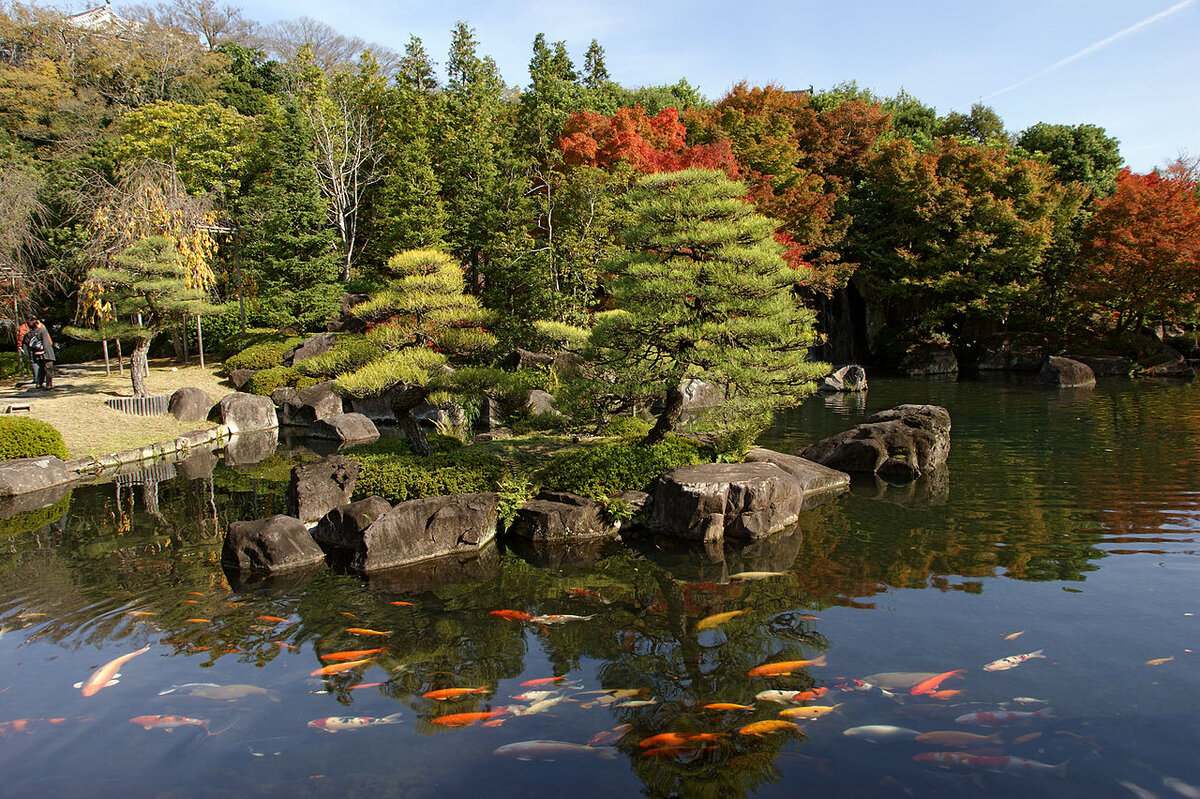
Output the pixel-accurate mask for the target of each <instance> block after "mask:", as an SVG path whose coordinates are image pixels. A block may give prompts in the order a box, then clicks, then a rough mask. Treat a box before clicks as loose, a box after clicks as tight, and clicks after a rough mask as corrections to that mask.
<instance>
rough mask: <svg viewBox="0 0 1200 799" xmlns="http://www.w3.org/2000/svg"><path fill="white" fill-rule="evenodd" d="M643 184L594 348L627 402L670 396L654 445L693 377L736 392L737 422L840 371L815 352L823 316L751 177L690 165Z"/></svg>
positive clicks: (729, 408) (732, 402)
mask: <svg viewBox="0 0 1200 799" xmlns="http://www.w3.org/2000/svg"><path fill="white" fill-rule="evenodd" d="M633 192H634V195H633V216H634V222H633V223H632V225H631V226H630V227H629V228H628V229H627V230H626V233H625V244H626V247H627V253H626V254H625V255H624V256H623V257H622V258H620V259H619V260H618V261H617V262H616V263H614V264H612V269H613V272H614V274H615V277H614V278H613V280H612V281H611V283H610V284H609V286H608V289H609V291H610V293H611V296H612V300H613V303H614V305H615V306H616V308H617V310H616V311H615V312H612V313H608V314H604V315H603V316H602V317H601V319H600V321H599V322H598V323H597V324H596V326H595V327H594V328H592V335H591V346H590V355H591V358H592V359H594V361H595V362H596V363H597V364H598V365H599V367H600V368H601V369H602V370H604V371H605V372H606V374H605V375H604V378H605V379H604V380H602V381H600V385H601V386H604V385H605V384H607V388H605V389H604V390H605V391H607V392H609V393H610V394H612V395H614V396H617V397H620V398H622V399H623V400H624V401H625V402H630V401H640V402H649V401H650V400H652V399H654V398H656V397H661V396H662V395H663V394H664V393H665V394H666V407H665V409H664V410H663V412H662V413H661V414H660V415H659V417H658V421H657V423H656V424H655V426H654V428H653V429H652V430H651V431H650V432H649V433H648V434H647V436H646V438H645V439H644V440H643V442H642V443H643V444H645V445H653V444H657V443H659V442H661V441H662V440H663V439H664V438H666V436H667V434H668V433H669V432H670V431H671V430H672V428H673V427H674V425H675V423H676V422H677V421H678V419H679V417H680V414H681V411H682V408H683V400H684V396H683V392H682V390H681V384H682V383H683V382H684V381H686V380H689V379H692V378H700V379H703V380H707V381H709V382H712V383H715V384H717V385H718V386H720V387H721V388H723V389H724V390H725V392H726V395H727V397H728V401H727V403H726V404H725V405H723V406H722V408H721V411H720V413H721V416H722V420H721V424H722V425H724V426H726V427H730V428H738V427H750V426H755V425H761V424H763V423H765V421H766V420H768V419H769V415H770V413H771V412H772V411H774V410H775V409H777V408H779V407H782V406H786V405H789V404H794V403H796V402H799V400H800V399H802V398H803V397H805V396H807V395H808V394H810V393H812V391H813V390H814V388H815V385H814V381H815V380H816V379H817V378H818V377H819V376H821V375H823V374H827V373H828V370H829V367H828V365H827V364H822V363H814V362H811V361H809V360H808V348H809V347H810V346H811V345H812V344H813V343H814V342H815V340H816V335H815V333H814V330H813V318H814V317H813V314H812V312H811V311H809V310H807V309H805V308H803V307H802V306H801V305H800V304H799V303H798V300H797V298H796V297H795V295H794V293H793V291H792V283H793V282H794V281H793V276H792V274H791V273H790V272H789V270H788V269H787V267H786V265H785V263H784V261H783V259H782V257H781V253H782V251H783V248H782V246H781V245H779V244H778V243H777V242H775V240H774V238H773V234H774V231H775V229H776V227H778V223H777V222H776V221H774V220H772V219H769V218H767V217H765V216H762V215H760V214H758V213H755V211H754V208H753V206H752V205H750V203H749V202H747V201H746V186H745V185H744V184H741V183H736V182H734V181H731V180H729V179H728V178H726V177H725V175H724V174H722V173H720V172H714V171H709V170H701V169H689V170H684V171H681V172H669V173H660V174H653V175H647V176H645V177H643V178H641V179H640V180H639V181H638V183H637V185H636V186H635V188H634V190H633ZM608 381H611V382H608Z"/></svg>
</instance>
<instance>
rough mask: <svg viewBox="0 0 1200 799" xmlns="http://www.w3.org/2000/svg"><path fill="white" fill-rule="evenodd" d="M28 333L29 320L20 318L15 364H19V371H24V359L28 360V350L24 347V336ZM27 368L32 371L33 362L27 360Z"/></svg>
mask: <svg viewBox="0 0 1200 799" xmlns="http://www.w3.org/2000/svg"><path fill="white" fill-rule="evenodd" d="M28 335H29V322H27V321H25V320H23V319H22V320H21V325H20V327H18V328H17V364H18V365H20V366H21V371H25V361H27V360H29V352H28V350H26V349H25V337H26V336H28ZM29 369H30V371H31V372H32V370H33V362H32V361H30V362H29Z"/></svg>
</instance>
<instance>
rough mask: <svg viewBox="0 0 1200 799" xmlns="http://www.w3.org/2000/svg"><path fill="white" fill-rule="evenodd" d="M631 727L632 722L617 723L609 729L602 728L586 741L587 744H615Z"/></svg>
mask: <svg viewBox="0 0 1200 799" xmlns="http://www.w3.org/2000/svg"><path fill="white" fill-rule="evenodd" d="M632 729H633V725H632V724H619V725H617V726H616V727H613V728H612V729H611V730H602V731H600V732H598V733H596V734H595V735H593V736H592V738H591V740H590V741H588V746H606V745H610V744H615V743H617V742H618V741H620V740H621V739H622V738H624V737H625V736H626V735H628V734H629V731H630V730H632Z"/></svg>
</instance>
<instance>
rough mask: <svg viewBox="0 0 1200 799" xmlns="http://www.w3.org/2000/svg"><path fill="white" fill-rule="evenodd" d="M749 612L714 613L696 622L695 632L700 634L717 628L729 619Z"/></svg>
mask: <svg viewBox="0 0 1200 799" xmlns="http://www.w3.org/2000/svg"><path fill="white" fill-rule="evenodd" d="M749 612H750V611H749V610H731V611H729V612H727V613H714V614H713V615H712V616H706V617H705V618H703V619H701V620H700V621H698V622H696V632H700V631H701V630H709V629H712V628H713V627H719V626H721V625H722V624H724V623H725V622H727V621H729V620H730V619H732V618H736V617H737V616H741V615H742V614H743V613H749Z"/></svg>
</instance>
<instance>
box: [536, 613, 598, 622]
mask: <svg viewBox="0 0 1200 799" xmlns="http://www.w3.org/2000/svg"><path fill="white" fill-rule="evenodd" d="M593 618H595V615H594V614H593V615H591V616H573V615H572V614H570V613H549V614H546V615H544V616H534V617H533V618H532V619H530V620H529V621H530V623H532V624H565V623H566V622H569V621H587V620H588V619H593Z"/></svg>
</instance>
